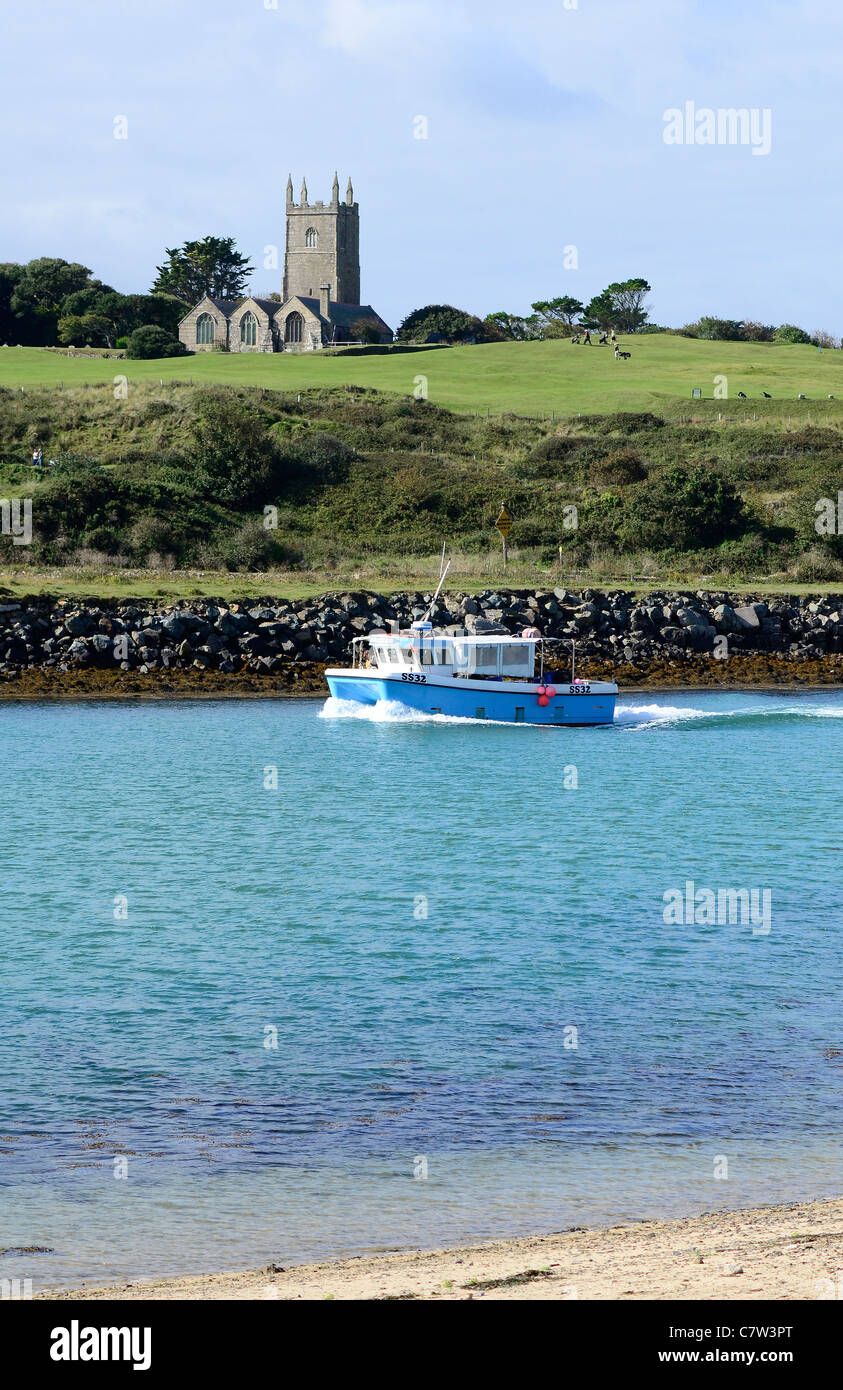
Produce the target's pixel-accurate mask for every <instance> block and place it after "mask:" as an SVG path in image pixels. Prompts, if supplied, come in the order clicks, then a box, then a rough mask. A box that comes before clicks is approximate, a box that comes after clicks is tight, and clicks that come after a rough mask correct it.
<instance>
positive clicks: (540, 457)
mask: <svg viewBox="0 0 843 1390" xmlns="http://www.w3.org/2000/svg"><path fill="white" fill-rule="evenodd" d="M581 444H582V440H581V439H575V438H572V437H571V436H570V435H567V434H548V435H546V437H545V438H544V439H540V440H539V442H538V444H536V446H535V447H534V448H533V449H531V450H530V452H529V454H528V455H527V461H528V462H529V463H555V462H557V461H558V460H560V459H566V458H568V457H570V455H571V454H572V453H575V452H576V450H577V449H578V448H579V447H580V445H581Z"/></svg>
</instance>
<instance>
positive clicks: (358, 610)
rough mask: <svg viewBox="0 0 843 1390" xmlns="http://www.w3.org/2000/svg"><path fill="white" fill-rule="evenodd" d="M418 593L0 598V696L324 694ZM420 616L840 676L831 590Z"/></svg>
mask: <svg viewBox="0 0 843 1390" xmlns="http://www.w3.org/2000/svg"><path fill="white" fill-rule="evenodd" d="M430 598H431V596H430V595H429V594H422V593H399V594H393V595H391V596H390V597H385V596H384V595H381V594H373V593H365V592H363V593H329V594H323V595H322V596H321V597H320V598H318V599H308V600H298V601H278V600H276V599H273V598H264V599H259V600H249V601H243V602H239V603H233V602H232V603H222V602H220V601H213V600H210V599H199V600H195V601H187V600H183V601H180V602H178V603H172V604H168V605H160V604H156V603H155V602H153V601H141V600H134V599H132V600H130V599H118V600H96V601H94V600H90V601H77V600H71V599H58V600H56V599H49V598H30V599H21V600H11V599H7V600H6V601H3V602H0V683H2V686H3V688H4V689H5V690H6V692H7V693H20V694H24V693H27V692H31V693H38V692H39V691H44V692H47V691H49V690H50V689H55V690H57V691H59V690H70V691H75V690H90V691H92V692H94V693H100V692H101V693H107V692H108V691H109V690H111V691H112V692H113V693H121V692H125V693H132V692H137V691H143V690H148V691H150V693H155V692H156V691H158V692H160V693H169V692H177V691H179V690H184V691H185V692H186V693H190V692H192V691H200V692H207V693H213V692H216V691H224V690H241V691H244V692H246V691H255V692H259V691H268V690H278V689H286V690H297V691H301V692H308V691H314V692H315V691H321V690H324V680H323V672H324V667H325V665H330V664H343V663H345V662H346V661H347V660H348V659H349V656H350V651H351V642H352V640H353V638H355V637H359V636H365V635H366V634H367V633H369V632H373V631H376V630H379V629H384V628H386V627H389V626H390V625H391V624H396V623H397V624H399V625H400V626H401V627H407V626H409V624H410V623H411V622H412V621H413V620H414V619H416V618H420V617H422V615H423V614H424V612H425V609H426V607H427V605H428V604H429V602H430ZM431 618H432V621H433V623H434V626H436V627H438V628H443V629H451V630H452V631H460V632H462V631H465V632H469V633H472V632H476V633H483V632H486V633H494V632H500V633H504V632H507V633H518V632H520V631H521V630H522V629H523V628H525V627H537V628H538V629H539V630H540V631H541V632H542V633H543V634H544V635H545V636H547V637H555V638H561V639H562V643H563V645H562V647H561V648H560V658H559V664H560V667H561V668H562V669H564V667H565V665H566V664H567V660H568V655H567V653H568V652H569V650H570V644H571V642H572V641H573V642H576V649H577V661H578V667H579V669H580V670H582V671H584V672H585V673H587V674H590V675H592V676H593V677H595V678H598V677H600V676H604V677H605V676H614V677H615V678H616V679H618V681H619V682H620V683H622V684H625V685H630V684H635V685H647V684H650V685H656V684H665V683H667V684H675V685H682V684H721V685H728V684H738V683H749V684H752V683H758V684H764V683H769V682H773V683H782V682H785V683H791V682H794V683H806V684H829V683H837V682H843V597H838V596H834V597H817V598H810V597H808V598H802V597H787V598H784V597H782V598H778V597H776V598H767V599H761V598H758V597H753V596H744V597H739V596H737V595H734V594H729V593H721V592H708V591H702V590H699V591H697V592H694V593H686V592H668V591H664V592H658V593H650V594H647V595H646V596H639V597H637V598H636V597H634V596H633V595H632V594H630V593H627V592H625V591H623V590H618V591H614V592H611V593H602V592H600V591H597V590H592V589H586V590H585V591H584V592H582V593H579V594H577V593H573V592H571V591H570V590H567V589H562V588H556V589H540V590H486V591H484V592H483V593H480V594H473V595H469V594H461V593H454V594H446V595H443V596H442V597H441V598H440V599H439V601H438V602H437V604H436V605H435V606H434V608H433V611H432V613H431Z"/></svg>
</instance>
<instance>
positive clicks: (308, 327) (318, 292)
mask: <svg viewBox="0 0 843 1390" xmlns="http://www.w3.org/2000/svg"><path fill="white" fill-rule="evenodd" d="M392 336H393V335H392V329H391V328H390V327H389V326H388V325H387V324H386V323H384V321H383V319H382V318H381V317H380V315H379V314H376V313H375V310H374V309H373V308H372V306H371V304H361V303H360V208H359V205H358V204H357V203H355V201H354V190H353V188H352V186H351V179H349V180H348V188H347V189H346V194H345V202H344V203H341V202H340V189H339V180H338V178H337V175H336V174H334V184H333V188H332V190H331V201H330V203H323V202H322V201H321V200H320V201H318V202H315V203H310V202H308V197H307V183H306V182H305V180H304V179H303V180H302V186H301V196H300V200H299V202H298V203H297V202H296V201H295V199H294V197H293V181H292V178H288V180H287V235H286V242H285V247H284V283H283V286H282V291H281V299H280V301H279V300H277V299H255V298H253V297H251V296H249V297H248V298H245V299H209V298H207V297H206V298H205V299H202V300H200V302H199V303H198V304H196V305H194V307H193V308H192V309H191V311H190V313H189V314H185V316H184V318H183V319H182V321H181V323H180V324H179V338H180V339H181V341H182V342H183V343H184V345H185V347H188V348H190V350H191V352H213V351H214V350H216V351H227V352H313V351H315V350H316V349H318V348H326V347H333V346H335V345H338V344H340V343H391V342H392Z"/></svg>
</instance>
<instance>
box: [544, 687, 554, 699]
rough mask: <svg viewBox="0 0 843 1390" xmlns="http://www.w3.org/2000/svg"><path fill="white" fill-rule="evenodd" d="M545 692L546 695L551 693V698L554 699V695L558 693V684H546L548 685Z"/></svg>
mask: <svg viewBox="0 0 843 1390" xmlns="http://www.w3.org/2000/svg"><path fill="white" fill-rule="evenodd" d="M545 694H546V695H549V696H550V697H551V699H552V698H553V696H554V695H555V694H556V686H555V685H546V686H545Z"/></svg>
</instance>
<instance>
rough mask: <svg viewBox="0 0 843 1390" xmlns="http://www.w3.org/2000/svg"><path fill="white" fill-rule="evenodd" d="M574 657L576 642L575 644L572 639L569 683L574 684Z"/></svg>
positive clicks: (575, 655) (575, 654)
mask: <svg viewBox="0 0 843 1390" xmlns="http://www.w3.org/2000/svg"><path fill="white" fill-rule="evenodd" d="M576 657H577V644H576V642H574V641H573V640H572V641H571V685H573V684H574V662H575V661H576Z"/></svg>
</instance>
